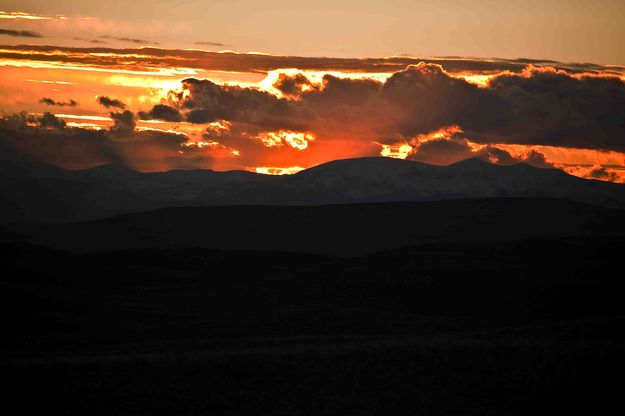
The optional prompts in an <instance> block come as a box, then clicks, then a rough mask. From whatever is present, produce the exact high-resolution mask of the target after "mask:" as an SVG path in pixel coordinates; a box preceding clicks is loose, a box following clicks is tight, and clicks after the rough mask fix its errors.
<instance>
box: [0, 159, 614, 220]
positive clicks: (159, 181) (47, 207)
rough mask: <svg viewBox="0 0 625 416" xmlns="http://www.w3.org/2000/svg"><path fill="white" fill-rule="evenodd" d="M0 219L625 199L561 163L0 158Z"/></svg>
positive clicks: (607, 203)
mask: <svg viewBox="0 0 625 416" xmlns="http://www.w3.org/2000/svg"><path fill="white" fill-rule="evenodd" d="M0 175H1V176H2V182H0V222H3V223H9V222H70V221H81V220H90V219H96V218H103V217H107V216H112V215H118V214H127V213H133V212H140V211H148V210H154V209H159V208H167V207H182V206H187V207H189V206H217V205H221V206H231V205H328V204H351V203H372V202H397V201H435V200H449V199H464V198H564V199H569V200H572V201H577V202H584V203H590V204H594V205H599V206H603V207H611V208H623V207H625V186H623V185H620V184H614V183H608V182H602V181H595V180H587V179H581V178H578V177H575V176H571V175H569V174H567V173H565V172H563V171H561V170H558V169H541V168H536V167H532V166H529V165H526V164H522V163H521V164H516V165H510V166H500V165H494V164H490V163H488V162H486V161H483V160H481V159H468V160H465V161H462V162H459V163H456V164H453V165H449V166H435V165H428V164H424V163H420V162H415V161H408V160H399V159H390V158H382V157H368V158H358V159H345V160H335V161H332V162H329V163H325V164H322V165H318V166H315V167H312V168H309V169H306V170H304V171H301V172H299V173H297V174H295V175H286V176H269V175H263V174H257V173H252V172H247V171H226V172H217V171H213V170H171V171H167V172H151V173H142V172H137V171H134V170H132V169H129V168H127V167H124V166H122V165H117V164H111V165H103V166H99V167H95V168H91V169H86V170H79V171H70V170H64V169H61V168H58V167H54V166H51V165H47V164H43V163H40V162H36V161H31V160H27V159H24V158H16V157H4V158H2V159H1V160H0Z"/></svg>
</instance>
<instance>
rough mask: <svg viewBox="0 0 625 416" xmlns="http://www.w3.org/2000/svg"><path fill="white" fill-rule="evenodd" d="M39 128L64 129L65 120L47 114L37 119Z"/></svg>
mask: <svg viewBox="0 0 625 416" xmlns="http://www.w3.org/2000/svg"><path fill="white" fill-rule="evenodd" d="M37 123H38V124H39V127H43V128H46V129H59V130H60V129H64V128H65V126H66V124H67V123H65V120H63V119H60V118H58V117H57V116H55V115H54V114H52V113H48V112H45V113H43V115H42V116H41V117H38V118H37Z"/></svg>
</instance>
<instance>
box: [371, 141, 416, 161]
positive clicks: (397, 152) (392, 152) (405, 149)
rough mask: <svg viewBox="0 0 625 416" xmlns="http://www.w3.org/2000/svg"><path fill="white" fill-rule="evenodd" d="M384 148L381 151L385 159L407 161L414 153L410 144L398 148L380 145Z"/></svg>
mask: <svg viewBox="0 0 625 416" xmlns="http://www.w3.org/2000/svg"><path fill="white" fill-rule="evenodd" d="M379 144H380V146H382V150H381V151H380V156H384V157H392V158H395V159H405V158H406V157H408V155H409V154H410V152H412V146H410V145H409V144H408V143H401V144H399V145H396V146H391V145H389V144H383V143H379Z"/></svg>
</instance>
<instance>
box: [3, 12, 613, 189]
mask: <svg viewBox="0 0 625 416" xmlns="http://www.w3.org/2000/svg"><path fill="white" fill-rule="evenodd" d="M624 16H625V1H623V0H620V1H616V0H607V1H602V2H596V1H587V0H568V1H560V0H542V1H537V0H526V1H524V2H517V1H501V0H500V1H491V0H473V1H467V0H448V1H445V2H440V1H429V0H427V1H414V0H413V1H408V0H389V1H366V0H359V1H355V0H354V1H352V0H348V1H336V0H335V1H326V0H318V1H316V2H313V3H304V4H302V3H301V2H293V1H264V2H257V1H238V0H228V1H219V0H217V1H210V2H209V1H188V0H187V1H160V0H135V1H123V2H122V1H118V0H109V1H107V2H75V1H70V0H55V1H53V2H49V1H48V2H43V1H36V0H19V1H8V0H0V79H1V80H2V82H1V83H0V98H2V100H1V101H0V111H1V114H2V120H0V129H2V135H1V136H0V148H2V147H5V148H10V149H12V150H18V151H20V152H23V153H25V154H28V155H29V156H30V157H34V158H37V159H39V160H42V161H45V162H47V163H52V164H55V165H58V166H61V167H64V168H68V169H83V168H88V167H92V166H97V165H100V164H105V163H122V164H125V165H127V166H129V167H132V168H134V169H138V170H142V171H154V170H167V169H192V168H210V169H216V170H230V169H245V170H250V171H257V172H260V173H271V174H281V173H294V172H296V171H298V170H301V169H303V168H307V167H310V166H313V165H316V164H319V163H323V162H326V161H329V160H333V159H338V158H347V157H360V156H374V155H380V156H387V157H399V158H406V159H412V160H416V161H421V162H425V163H433V164H441V165H443V164H449V163H454V162H456V161H459V160H462V159H466V158H469V157H481V158H486V159H488V160H490V161H491V162H493V163H499V164H511V163H518V162H525V163H529V164H533V165H535V166H539V167H545V168H547V167H550V168H558V169H563V170H565V171H567V172H569V173H571V174H574V175H577V176H581V177H586V178H591V179H599V180H609V181H616V182H625V168H623V166H625V114H624V110H623V109H624V108H625V81H624V80H625V48H622V47H621V44H622V41H623V40H624V39H625V25H623V24H622V18H623V17H624Z"/></svg>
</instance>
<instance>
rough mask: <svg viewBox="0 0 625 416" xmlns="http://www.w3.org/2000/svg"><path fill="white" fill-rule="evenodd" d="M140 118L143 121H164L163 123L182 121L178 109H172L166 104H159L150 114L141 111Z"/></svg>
mask: <svg viewBox="0 0 625 416" xmlns="http://www.w3.org/2000/svg"><path fill="white" fill-rule="evenodd" d="M139 118H140V119H141V120H152V119H156V120H163V121H172V122H176V121H182V115H181V114H180V111H178V109H177V108H174V107H170V106H168V105H165V104H157V105H155V106H154V107H152V109H151V110H150V111H148V112H145V111H140V112H139Z"/></svg>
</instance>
